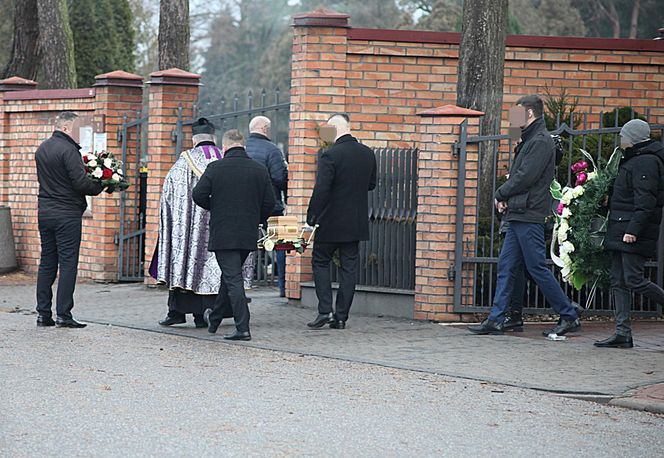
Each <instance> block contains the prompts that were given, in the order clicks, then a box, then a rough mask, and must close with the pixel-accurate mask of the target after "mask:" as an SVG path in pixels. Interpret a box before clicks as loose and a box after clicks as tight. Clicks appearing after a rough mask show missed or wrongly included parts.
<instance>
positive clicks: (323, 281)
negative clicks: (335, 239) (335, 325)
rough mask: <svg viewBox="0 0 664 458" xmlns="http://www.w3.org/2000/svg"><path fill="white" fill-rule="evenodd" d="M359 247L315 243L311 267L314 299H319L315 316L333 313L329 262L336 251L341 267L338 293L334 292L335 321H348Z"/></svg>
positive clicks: (349, 244)
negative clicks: (335, 300)
mask: <svg viewBox="0 0 664 458" xmlns="http://www.w3.org/2000/svg"><path fill="white" fill-rule="evenodd" d="M358 246H359V242H345V243H324V242H315V243H314V252H313V255H312V266H313V270H314V283H315V284H316V296H317V297H318V313H322V314H326V313H331V312H332V281H331V280H330V261H331V260H332V254H333V253H334V251H335V250H336V249H337V248H338V249H339V260H340V263H341V265H340V266H339V291H337V303H336V312H335V318H336V319H337V320H341V321H346V320H348V314H349V312H350V306H351V305H352V303H353V296H354V295H355V284H356V283H357V270H358V263H359V256H358Z"/></svg>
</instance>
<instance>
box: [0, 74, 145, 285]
mask: <svg viewBox="0 0 664 458" xmlns="http://www.w3.org/2000/svg"><path fill="white" fill-rule="evenodd" d="M97 83H98V84H97V85H96V87H95V88H88V89H73V90H35V89H34V87H35V85H36V83H34V82H31V81H27V80H21V79H20V78H10V79H8V80H4V81H2V82H0V91H2V92H0V94H1V95H0V97H1V98H0V119H1V126H2V128H1V130H0V174H1V175H0V176H1V178H2V180H1V182H2V188H0V189H1V192H0V199H1V200H0V204H3V205H8V206H9V207H10V208H11V214H12V225H13V230H14V238H15V243H16V254H17V258H18V263H19V266H20V267H21V268H22V269H23V270H25V271H27V272H29V273H36V271H37V268H38V266H39V256H40V240H39V230H38V225H37V193H38V190H39V185H38V182H37V177H36V168H35V160H34V154H35V151H36V150H37V147H38V146H39V145H40V144H41V142H42V141H44V140H45V139H47V138H48V137H50V135H51V134H52V132H53V124H54V120H55V117H56V116H57V115H58V113H60V112H62V111H65V110H69V111H74V112H76V113H77V114H78V115H79V116H91V117H92V116H95V117H97V116H98V115H104V117H105V124H106V126H105V130H104V131H105V132H107V133H108V149H109V150H111V151H116V152H117V149H118V147H119V145H118V144H117V141H116V134H117V127H118V125H119V124H120V123H121V122H122V121H121V119H122V118H121V116H122V114H123V113H124V110H136V109H140V107H141V104H142V101H141V94H142V90H141V86H142V78H141V77H140V76H137V75H130V74H126V73H125V72H114V73H110V74H106V75H100V76H99V77H98V80H97ZM117 208H118V196H117V194H114V195H108V194H106V193H102V194H101V195H100V196H97V197H93V198H92V207H91V214H90V215H88V216H86V217H85V218H84V220H83V238H82V243H81V255H80V262H79V275H80V276H81V277H82V278H92V279H95V280H103V281H112V280H115V279H116V278H117V247H116V245H115V244H114V236H115V234H116V232H117V230H118V226H119V215H118V212H117Z"/></svg>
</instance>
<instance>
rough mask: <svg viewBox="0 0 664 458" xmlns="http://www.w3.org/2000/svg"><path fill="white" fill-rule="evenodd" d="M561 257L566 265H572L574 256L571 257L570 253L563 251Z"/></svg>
mask: <svg viewBox="0 0 664 458" xmlns="http://www.w3.org/2000/svg"><path fill="white" fill-rule="evenodd" d="M560 259H561V260H562V261H563V264H565V265H566V266H571V265H572V258H571V257H570V255H569V254H567V253H562V254H561V255H560Z"/></svg>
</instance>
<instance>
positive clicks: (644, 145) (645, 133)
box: [595, 119, 664, 348]
mask: <svg viewBox="0 0 664 458" xmlns="http://www.w3.org/2000/svg"><path fill="white" fill-rule="evenodd" d="M620 146H621V147H622V148H623V149H624V150H625V153H624V155H623V158H622V160H621V161H620V167H619V169H618V176H617V177H616V181H615V182H614V183H613V191H612V192H611V197H610V200H609V227H608V229H607V234H606V238H605V240H604V247H605V248H606V249H607V250H609V251H611V261H612V262H611V289H610V295H611V299H612V301H613V304H614V307H615V317H616V333H615V334H614V335H613V336H611V337H609V338H608V339H605V340H602V341H599V342H595V346H597V347H614V348H632V346H633V343H632V329H631V326H630V321H629V314H630V310H631V308H632V293H639V294H643V295H644V296H646V297H647V298H649V299H651V300H653V301H655V302H658V303H660V304H664V290H662V288H660V287H659V286H657V285H656V284H655V283H653V282H651V281H649V280H648V279H647V278H645V276H644V270H645V263H646V259H647V258H649V257H651V256H652V255H653V254H654V253H656V251H657V239H658V238H659V225H660V223H661V220H662V205H664V146H662V144H661V143H659V142H656V141H653V140H651V139H650V126H649V125H648V123H647V122H645V121H642V120H640V119H633V120H631V121H629V122H628V123H626V124H625V125H624V126H623V127H622V129H621V130H620Z"/></svg>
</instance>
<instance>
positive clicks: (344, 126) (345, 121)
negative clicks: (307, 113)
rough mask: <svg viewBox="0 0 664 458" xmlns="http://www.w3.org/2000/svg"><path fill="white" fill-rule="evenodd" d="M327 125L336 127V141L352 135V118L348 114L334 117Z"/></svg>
mask: <svg viewBox="0 0 664 458" xmlns="http://www.w3.org/2000/svg"><path fill="white" fill-rule="evenodd" d="M327 125H328V126H334V128H335V129H336V130H337V135H336V137H335V141H336V140H337V139H338V138H339V137H341V136H343V135H347V134H350V118H349V117H348V115H347V114H344V113H339V114H335V115H332V116H331V117H330V119H328V120H327Z"/></svg>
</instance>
